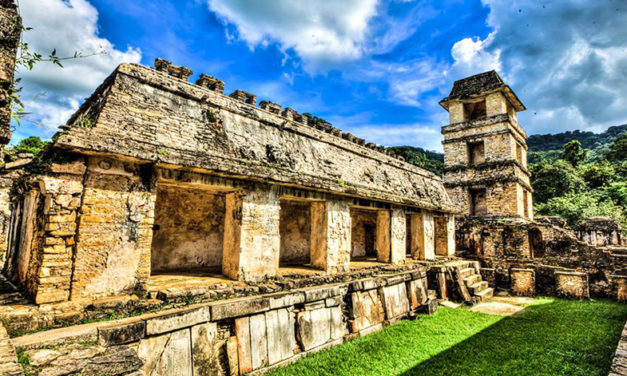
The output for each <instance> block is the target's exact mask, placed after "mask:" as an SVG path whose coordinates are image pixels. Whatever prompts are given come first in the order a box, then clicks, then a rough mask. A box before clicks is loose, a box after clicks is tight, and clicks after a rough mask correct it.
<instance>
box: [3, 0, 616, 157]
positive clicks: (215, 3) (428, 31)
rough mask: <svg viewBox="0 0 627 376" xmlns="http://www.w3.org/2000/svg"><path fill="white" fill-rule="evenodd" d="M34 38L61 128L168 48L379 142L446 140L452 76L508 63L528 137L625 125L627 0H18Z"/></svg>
mask: <svg viewBox="0 0 627 376" xmlns="http://www.w3.org/2000/svg"><path fill="white" fill-rule="evenodd" d="M20 6H21V12H22V15H23V17H24V23H25V24H26V26H30V27H33V28H34V29H33V30H32V31H29V32H27V33H26V35H25V36H24V38H25V40H26V41H27V42H28V43H29V44H30V45H31V48H33V49H36V50H38V51H42V52H47V51H51V50H52V49H53V48H56V49H57V50H58V52H59V54H61V55H71V54H73V53H74V51H81V52H83V53H86V54H89V53H91V52H94V51H107V54H103V55H97V56H92V57H88V58H84V59H77V60H73V61H68V62H67V63H66V64H65V68H64V69H59V68H55V67H53V66H52V65H51V64H46V63H41V64H40V65H39V66H37V67H36V68H35V69H34V70H33V71H30V72H26V71H21V72H19V75H20V76H21V77H22V78H23V80H22V86H23V87H24V94H23V97H24V99H25V100H26V103H27V109H28V110H30V111H32V112H33V115H32V116H31V120H35V121H38V122H40V123H41V124H43V125H42V126H36V125H33V124H31V123H28V122H23V123H22V124H21V125H19V126H17V127H16V131H15V138H14V140H18V139H20V138H23V137H25V136H29V135H38V136H41V137H43V138H49V137H50V136H51V135H52V134H53V133H54V130H55V129H56V127H57V126H58V125H60V124H62V123H63V122H64V121H65V120H67V118H68V117H69V115H70V114H71V113H72V112H73V111H74V110H75V109H76V108H77V106H78V105H79V104H80V103H81V101H82V100H83V99H84V98H85V97H87V96H89V94H90V93H91V92H92V91H93V90H94V89H95V88H96V87H97V85H98V84H99V83H100V82H102V80H103V79H104V78H105V77H106V76H107V75H108V74H109V73H110V72H111V71H112V70H113V69H114V68H115V66H117V64H119V63H121V62H140V63H142V64H145V65H152V63H153V61H154V59H155V58H156V57H163V58H165V59H168V60H171V61H173V63H174V64H178V65H185V66H188V67H190V68H191V69H192V70H193V71H194V76H193V77H192V80H195V78H196V77H197V76H198V75H199V74H200V73H207V74H210V75H213V76H216V77H219V78H221V79H223V80H224V81H225V82H226V90H225V92H226V93H230V92H232V91H233V90H235V89H244V90H246V91H250V92H252V93H255V94H257V95H258V97H259V99H260V100H264V99H267V100H271V101H274V102H276V103H279V104H281V105H283V106H290V107H292V108H294V109H296V110H297V111H299V112H311V113H313V114H316V115H318V116H320V117H322V118H325V119H327V120H329V121H330V122H332V123H333V124H334V125H335V126H337V127H339V128H341V129H342V130H346V131H350V132H352V133H354V134H356V135H358V136H360V137H364V138H366V139H367V140H369V141H373V142H377V143H380V144H384V145H414V146H421V147H425V148H428V149H435V150H440V149H441V145H440V141H441V135H440V133H439V129H440V127H441V126H442V125H444V124H446V122H447V114H446V112H445V111H444V110H443V109H441V108H440V107H439V105H438V104H437V102H438V101H439V100H440V99H441V98H442V97H444V96H446V94H447V93H448V91H449V90H450V87H451V85H452V83H453V81H454V80H456V79H459V78H462V77H465V76H467V75H471V74H474V73H480V72H482V71H485V70H489V69H497V70H498V71H499V73H500V74H501V76H502V77H503V78H504V79H505V80H506V82H507V83H508V84H510V85H511V86H512V87H513V89H514V90H515V91H516V93H517V94H518V95H519V97H520V98H521V99H522V101H523V103H525V104H526V106H527V108H528V111H526V112H525V113H522V114H521V115H520V117H519V120H520V122H521V124H522V125H523V126H524V127H525V129H527V131H528V133H530V134H533V133H549V132H560V131H564V130H574V129H582V130H593V131H602V130H604V129H605V128H607V127H609V126H612V125H618V124H623V123H627V110H626V109H627V99H626V98H625V96H624V94H623V93H622V91H624V88H625V87H627V73H626V72H627V28H625V27H624V26H623V27H621V26H620V25H627V6H626V5H625V2H624V1H622V0H603V1H598V0H564V1H560V2H559V5H558V4H557V2H555V1H531V0H530V1H523V0H509V1H500V0H481V1H480V0H476V1H461V0H457V1H456V0H451V1H420V0H415V1H412V0H389V1H383V0H343V1H340V0H319V1H316V2H313V1H304V0H303V1H300V0H273V1H258V0H202V1H201V0H195V1H173V0H169V1H168V0H161V1H140V0H126V1H119V0H90V1H88V0H20Z"/></svg>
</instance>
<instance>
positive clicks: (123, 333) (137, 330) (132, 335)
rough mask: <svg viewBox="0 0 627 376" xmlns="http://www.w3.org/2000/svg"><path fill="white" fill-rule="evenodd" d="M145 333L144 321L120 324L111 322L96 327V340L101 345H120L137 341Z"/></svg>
mask: <svg viewBox="0 0 627 376" xmlns="http://www.w3.org/2000/svg"><path fill="white" fill-rule="evenodd" d="M145 334H146V323H145V322H144V321H137V322H131V323H128V324H122V325H120V324H113V325H110V326H105V327H101V328H98V341H99V342H100V343H101V344H103V345H121V344H125V343H129V342H135V341H139V340H140V339H142V338H144V335H145Z"/></svg>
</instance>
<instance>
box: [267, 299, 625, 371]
mask: <svg viewBox="0 0 627 376" xmlns="http://www.w3.org/2000/svg"><path fill="white" fill-rule="evenodd" d="M539 302H540V303H544V304H536V305H530V306H528V307H527V308H526V310H525V311H524V312H521V313H519V314H517V315H514V316H509V317H501V316H491V315H486V314H481V313H475V312H469V311H468V310H460V309H457V310H454V309H447V308H440V309H439V312H438V313H437V314H436V315H434V316H430V317H424V318H421V319H419V320H418V321H414V322H409V321H405V322H401V323H398V324H395V325H392V326H390V327H388V328H386V329H385V330H383V331H380V332H377V333H373V334H371V335H369V336H366V337H363V338H359V339H357V340H355V341H352V342H349V343H346V344H343V345H341V346H338V347H335V348H332V349H329V350H325V351H322V352H321V353H319V354H314V355H312V356H310V357H307V358H305V359H303V360H301V361H299V362H297V363H296V364H294V365H292V366H289V367H287V368H284V369H280V370H277V371H276V372H273V373H271V374H272V375H403V376H413V375H586V376H592V375H602V376H606V375H607V373H608V371H609V367H610V363H611V359H612V356H613V354H614V351H615V348H616V344H617V343H618V339H619V337H620V333H621V331H622V327H623V325H624V324H625V320H626V319H627V305H619V304H617V303H614V302H610V301H583V302H582V301H567V300H553V299H541V300H539Z"/></svg>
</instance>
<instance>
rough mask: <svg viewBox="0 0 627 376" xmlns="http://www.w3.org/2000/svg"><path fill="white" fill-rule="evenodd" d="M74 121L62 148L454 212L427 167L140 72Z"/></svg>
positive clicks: (132, 70)
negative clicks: (96, 109) (94, 108)
mask: <svg viewBox="0 0 627 376" xmlns="http://www.w3.org/2000/svg"><path fill="white" fill-rule="evenodd" d="M98 93H100V94H98ZM103 97H106V98H105V99H103ZM96 103H101V104H102V103H104V104H103V106H102V109H101V110H99V111H96V113H98V116H97V117H95V116H94V115H93V113H94V111H93V110H92V107H93V106H95V105H96ZM90 114H91V115H90ZM85 117H87V119H88V120H83V119H85ZM70 123H71V125H72V126H71V127H69V128H67V129H66V130H65V131H64V132H63V133H62V134H59V135H57V137H56V138H55V146H57V147H60V148H65V149H71V150H79V151H83V152H91V153H114V154H118V155H123V156H127V157H132V158H135V159H137V160H142V161H152V162H157V163H161V164H164V165H180V166H185V167H191V168H198V169H202V170H205V171H210V172H213V173H217V174H229V175H231V176H238V175H239V176H242V177H243V176H247V177H248V178H257V179H262V180H264V181H270V182H274V183H279V184H289V185H297V186H302V187H307V188H311V189H320V190H325V191H331V192H336V193H341V194H348V195H354V196H360V197H368V198H374V199H379V200H384V201H388V202H396V203H402V204H405V205H412V206H418V207H423V208H429V209H436V210H442V211H453V210H454V207H453V206H452V204H451V202H450V200H449V198H448V196H447V194H446V192H445V189H444V187H443V185H442V183H441V180H440V179H439V178H437V177H436V176H435V175H433V174H431V173H429V172H427V171H425V170H423V169H420V168H417V167H415V166H412V165H410V164H408V163H404V162H402V161H399V160H398V159H396V158H393V157H390V156H387V155H385V154H383V153H380V152H377V151H375V150H372V149H369V148H367V147H364V146H361V145H359V144H357V143H355V142H351V141H349V140H346V139H343V138H341V137H337V136H335V135H332V134H328V133H325V132H323V131H321V130H318V129H316V128H314V127H311V126H307V125H305V124H301V123H298V122H296V121H293V120H290V119H288V118H286V117H284V116H280V115H278V114H276V113H273V112H270V111H266V110H263V109H259V108H256V107H254V106H253V105H251V104H249V103H245V102H242V101H239V100H237V99H235V98H230V97H226V96H223V95H221V94H219V93H216V92H214V91H211V90H207V89H205V88H202V87H200V86H196V85H192V84H189V83H187V82H185V81H182V80H180V79H177V78H173V77H169V76H167V75H166V74H164V73H162V72H158V71H155V70H152V69H149V68H145V67H142V66H137V65H121V66H120V67H119V68H118V69H117V71H116V72H115V73H114V74H113V76H112V77H111V78H110V79H109V80H108V82H107V83H105V87H103V88H101V89H99V90H98V92H97V95H95V96H94V97H93V98H92V99H91V100H90V101H88V102H86V104H85V105H84V106H83V108H81V110H79V112H78V113H77V115H75V116H74V118H73V119H72V120H71V122H70ZM86 125H89V126H86ZM340 133H341V132H340ZM120 134H124V137H120Z"/></svg>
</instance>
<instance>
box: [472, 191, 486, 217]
mask: <svg viewBox="0 0 627 376" xmlns="http://www.w3.org/2000/svg"><path fill="white" fill-rule="evenodd" d="M468 193H469V196H470V197H469V199H470V215H486V214H488V206H487V204H486V189H485V188H477V189H470V190H469V191H468Z"/></svg>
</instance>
